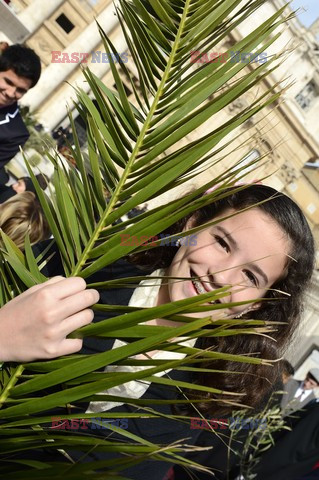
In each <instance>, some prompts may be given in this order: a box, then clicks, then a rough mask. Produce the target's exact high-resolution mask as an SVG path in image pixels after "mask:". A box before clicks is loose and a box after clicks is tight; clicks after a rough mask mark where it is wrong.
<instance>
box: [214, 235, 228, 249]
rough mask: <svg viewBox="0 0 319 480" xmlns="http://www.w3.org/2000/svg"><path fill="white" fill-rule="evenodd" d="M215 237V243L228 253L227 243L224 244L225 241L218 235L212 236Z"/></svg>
mask: <svg viewBox="0 0 319 480" xmlns="http://www.w3.org/2000/svg"><path fill="white" fill-rule="evenodd" d="M214 237H215V240H216V242H217V243H219V245H220V246H221V247H222V248H223V249H224V250H225V251H226V252H227V253H229V252H230V248H229V245H228V243H227V242H225V240H224V239H223V237H220V236H219V235H214Z"/></svg>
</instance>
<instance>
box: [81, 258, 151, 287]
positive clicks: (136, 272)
mask: <svg viewBox="0 0 319 480" xmlns="http://www.w3.org/2000/svg"><path fill="white" fill-rule="evenodd" d="M150 273H152V270H144V269H141V268H140V267H138V266H137V265H134V264H133V263H131V262H129V261H128V260H127V259H126V258H120V259H119V260H117V261H116V262H114V263H111V264H110V265H106V266H105V267H103V268H102V269H101V270H99V271H98V272H96V273H94V274H93V275H92V277H90V278H89V279H88V280H89V281H90V282H92V281H94V282H99V281H100V282H101V281H103V280H106V279H107V278H112V279H116V278H127V277H140V276H143V275H149V274H150Z"/></svg>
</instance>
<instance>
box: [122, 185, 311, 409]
mask: <svg viewBox="0 0 319 480" xmlns="http://www.w3.org/2000/svg"><path fill="white" fill-rule="evenodd" d="M260 202H262V203H260ZM256 204H258V206H257V207H256ZM247 207H256V208H258V209H260V210H261V211H262V212H263V213H265V214H266V215H268V216H269V217H271V218H272V219H273V220H275V221H276V222H277V224H278V225H279V227H280V228H281V229H282V230H283V231H284V232H285V234H286V235H287V238H288V239H289V241H290V245H291V250H290V252H289V257H287V265H286V268H285V275H284V277H282V278H280V279H279V280H278V281H277V282H276V283H275V284H274V285H272V288H271V289H269V291H268V293H267V295H266V296H267V297H268V300H267V301H264V302H263V303H262V304H261V306H260V308H259V309H258V310H254V311H253V312H248V313H247V314H246V315H244V316H243V318H246V319H249V318H254V319H259V320H264V321H266V322H280V324H278V325H276V330H275V331H272V332H271V337H272V338H269V337H265V336H261V335H258V334H255V335H250V336H249V337H247V335H233V336H232V335H230V336H228V337H221V338H219V339H218V340H216V338H214V339H212V338H209V337H207V338H203V339H201V340H200V344H201V348H211V349H214V351H217V352H223V353H228V354H236V355H246V356H247V355H250V356H254V357H259V358H261V359H265V360H277V359H279V358H280V357H281V356H282V355H283V353H284V351H285V349H286V348H287V346H288V345H289V343H290V341H291V338H292V336H293V335H294V333H295V332H296V330H297V328H298V325H299V322H300V318H301V314H302V310H303V296H304V293H305V291H306V288H307V286H308V284H309V282H310V279H311V275H312V271H313V268H314V262H315V246H314V240H313V236H312V233H311V230H310V228H309V225H308V223H307V220H306V218H305V216H304V214H303V213H302V211H301V209H300V208H299V207H298V206H297V205H296V203H294V202H293V201H292V200H291V199H290V198H289V197H287V196H286V195H284V194H283V193H280V192H277V191H276V190H274V189H273V188H271V187H268V186H265V185H259V184H253V185H249V186H247V187H246V188H244V189H242V190H238V189H236V188H230V189H229V196H227V197H225V198H221V199H220V200H216V201H214V202H213V203H211V204H209V205H207V206H204V207H202V208H200V209H199V210H197V211H195V212H194V213H193V214H192V215H189V216H188V217H186V218H183V219H182V220H180V221H179V222H177V223H175V224H174V225H172V226H171V227H169V228H168V229H167V230H165V232H163V233H166V234H170V235H174V234H177V233H180V232H181V231H182V230H183V228H184V227H185V226H186V223H187V221H188V220H189V219H190V218H191V217H192V226H193V227H196V226H199V225H204V224H205V223H207V222H209V221H210V220H212V219H214V218H216V217H218V216H219V215H221V214H223V213H224V212H225V211H226V210H229V209H233V210H235V211H239V210H242V209H245V208H247ZM176 252H177V247H174V246H172V247H171V248H167V247H163V246H162V247H161V246H160V247H158V248H154V249H150V250H146V251H144V252H140V253H137V254H134V255H131V257H130V258H129V261H131V262H133V263H135V264H138V265H140V266H148V267H150V266H153V268H154V270H155V269H156V268H159V267H162V268H167V267H168V266H169V265H170V264H171V262H172V260H173V258H174V256H175V254H176ZM279 292H285V293H287V296H286V295H283V294H282V293H279ZM236 328H238V327H236ZM272 329H273V327H272ZM205 367H206V368H207V367H208V368H209V367H210V368H212V369H214V370H219V372H216V373H215V372H211V373H209V374H208V373H204V374H201V375H200V378H198V382H201V384H204V385H207V386H209V387H214V388H218V389H221V390H223V391H228V392H236V393H240V394H242V396H241V402H242V404H243V405H248V406H252V407H255V406H258V405H260V404H261V403H262V402H263V400H264V399H265V397H266V396H267V393H268V392H269V391H270V389H271V387H272V385H273V384H274V383H275V382H276V381H277V380H278V378H279V375H280V364H279V362H274V363H272V365H271V366H269V365H264V364H261V365H255V364H252V363H241V362H233V361H227V360H226V361H225V360H214V361H211V362H209V364H208V363H205ZM232 372H233V374H232ZM235 372H241V373H242V375H239V374H238V373H235ZM193 394H194V395H193V396H194V397H195V396H196V393H195V392H193ZM201 398H202V400H203V401H202V405H201V408H202V410H203V411H206V412H207V413H210V412H212V411H213V413H214V414H216V413H217V412H219V413H223V414H226V413H228V412H230V410H231V407H228V406H227V403H226V402H224V401H223V400H224V399H225V400H226V399H227V400H230V396H229V395H227V396H225V397H223V396H218V397H217V396H216V397H215V396H214V395H212V394H210V393H207V394H206V395H205V397H204V398H203V397H201ZM234 398H235V397H234ZM237 398H238V397H237ZM209 399H215V400H216V402H215V401H214V402H208V401H207V400H209Z"/></svg>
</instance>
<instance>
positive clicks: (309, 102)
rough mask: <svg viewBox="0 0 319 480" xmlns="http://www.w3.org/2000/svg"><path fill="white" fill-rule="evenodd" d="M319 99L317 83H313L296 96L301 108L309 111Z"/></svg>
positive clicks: (308, 84)
mask: <svg viewBox="0 0 319 480" xmlns="http://www.w3.org/2000/svg"><path fill="white" fill-rule="evenodd" d="M317 97H318V91H317V87H316V84H315V82H313V81H311V82H309V83H307V85H306V86H305V87H304V88H303V89H302V90H301V92H299V93H298V95H296V97H295V99H296V102H297V103H298V104H299V106H300V107H301V108H302V109H303V110H304V111H307V110H309V109H310V108H311V107H312V106H313V104H314V102H315V100H316V99H317Z"/></svg>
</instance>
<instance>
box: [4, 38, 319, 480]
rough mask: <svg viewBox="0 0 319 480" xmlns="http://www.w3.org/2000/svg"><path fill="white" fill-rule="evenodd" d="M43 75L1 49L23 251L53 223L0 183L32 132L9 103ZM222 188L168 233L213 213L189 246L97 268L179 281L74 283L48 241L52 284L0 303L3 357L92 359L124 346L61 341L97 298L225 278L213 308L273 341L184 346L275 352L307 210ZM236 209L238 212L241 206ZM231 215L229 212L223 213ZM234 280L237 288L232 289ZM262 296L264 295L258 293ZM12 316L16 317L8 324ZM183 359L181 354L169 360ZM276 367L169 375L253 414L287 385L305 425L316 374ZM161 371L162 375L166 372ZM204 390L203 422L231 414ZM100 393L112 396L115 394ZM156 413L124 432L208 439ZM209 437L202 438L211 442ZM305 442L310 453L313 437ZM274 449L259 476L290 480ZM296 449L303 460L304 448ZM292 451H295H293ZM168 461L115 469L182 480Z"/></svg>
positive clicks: (193, 287) (293, 288)
mask: <svg viewBox="0 0 319 480" xmlns="http://www.w3.org/2000/svg"><path fill="white" fill-rule="evenodd" d="M40 72H41V65H40V60H39V58H38V56H37V55H36V54H35V53H34V52H33V51H32V50H31V49H29V48H27V47H24V46H21V45H13V46H11V47H7V48H5V49H4V50H3V53H2V54H1V56H0V202H1V205H0V228H1V229H2V231H3V232H4V233H5V234H6V235H8V236H9V237H11V238H12V239H13V240H14V241H15V242H16V244H17V245H18V246H19V248H21V249H23V248H24V240H25V238H26V236H27V235H29V238H30V241H31V243H32V244H36V247H35V249H36V250H35V251H42V249H43V247H42V245H41V242H42V241H43V240H46V239H48V238H49V237H50V230H49V226H48V223H47V221H46V219H45V216H44V213H43V211H42V209H41V206H40V203H39V201H38V199H37V195H36V190H35V188H34V186H33V182H32V180H31V179H30V178H28V177H23V178H20V179H18V181H17V182H16V183H13V184H12V185H6V183H7V181H8V176H7V173H6V171H5V168H4V167H5V165H6V164H7V163H8V162H9V161H10V160H11V158H12V157H13V156H14V155H15V154H16V153H17V151H18V150H19V147H20V146H23V145H24V143H25V141H26V140H27V138H28V132H27V129H26V127H25V125H24V123H23V120H22V118H21V116H20V114H19V107H18V105H17V101H18V100H19V99H20V98H21V97H22V96H23V95H24V94H25V93H26V92H27V91H28V90H29V89H30V88H32V87H33V86H34V85H36V83H37V81H38V79H39V77H40ZM37 180H38V182H39V184H40V186H41V187H42V188H43V189H45V188H46V187H47V184H48V181H49V180H48V179H47V178H45V177H44V176H37ZM228 193H229V195H228V196H227V197H225V198H222V199H220V200H218V201H215V202H212V203H211V204H209V205H207V206H205V207H202V208H200V209H199V210H197V211H196V212H194V213H193V214H192V215H189V216H187V217H185V218H183V219H182V220H181V221H179V222H178V223H176V224H174V225H172V226H171V227H170V228H169V229H168V230H167V231H166V232H165V233H166V234H167V233H169V234H172V235H173V234H176V233H178V232H181V231H186V230H188V229H191V228H194V227H197V226H201V225H204V224H206V223H208V222H211V221H212V220H213V219H214V220H216V219H218V220H219V223H217V224H215V225H213V226H210V227H205V228H203V230H201V231H200V232H199V233H198V235H197V242H196V245H184V244H180V245H176V246H170V247H169V248H167V247H163V246H159V247H157V248H154V249H152V250H147V251H144V252H141V253H139V254H135V255H131V256H129V257H127V258H126V259H123V260H121V261H118V262H117V263H116V264H114V265H112V266H109V267H106V268H104V269H102V271H101V272H99V278H101V277H102V278H103V279H105V280H107V279H113V278H117V277H123V276H130V277H131V276H142V275H143V276H144V275H145V272H147V274H148V275H149V276H150V277H160V276H163V275H167V276H170V277H175V278H176V277H181V278H183V281H180V282H175V281H174V280H173V279H170V280H168V282H167V283H161V282H160V281H158V280H155V281H151V284H152V286H149V284H148V282H149V280H142V282H141V283H140V284H139V287H143V288H136V289H135V290H134V291H132V290H130V289H125V288H119V289H115V290H112V292H111V293H110V291H107V290H100V291H97V290H95V289H86V284H85V281H84V280H83V279H81V278H68V279H65V278H63V273H64V272H63V269H62V264H60V262H59V261H57V258H59V256H58V255H59V252H58V249H57V247H56V246H55V247H53V249H54V252H55V254H56V256H55V257H54V262H52V261H51V262H50V261H49V262H48V264H47V265H46V267H45V270H44V271H43V273H45V274H46V275H47V276H48V277H50V280H48V281H47V282H45V283H43V284H41V285H38V286H36V287H32V288H31V289H29V290H27V291H26V292H25V293H23V294H22V295H19V296H18V297H16V298H15V299H14V300H12V301H10V302H8V303H7V304H6V305H5V306H4V307H3V308H1V310H0V325H1V327H2V335H1V337H0V352H1V353H0V355H1V358H0V359H1V361H4V362H29V361H32V360H38V359H51V358H57V357H59V356H61V355H67V354H71V353H75V352H78V351H80V350H81V352H82V353H86V354H88V353H98V352H102V351H104V350H108V349H112V348H117V347H118V346H119V345H120V344H118V343H116V341H115V342H113V341H110V340H107V339H102V340H101V339H99V340H97V339H94V338H88V339H84V340H82V339H75V338H68V335H69V334H70V333H71V332H73V331H74V330H76V329H78V328H80V327H82V326H84V325H87V324H89V323H91V322H92V321H94V322H98V321H100V320H102V319H104V318H105V316H106V315H105V314H103V315H102V314H99V313H95V315H94V314H93V311H92V309H91V306H92V305H93V304H95V303H97V302H98V301H100V302H101V303H104V304H107V303H114V302H115V303H116V304H118V305H129V306H134V307H152V306H156V305H163V304H165V303H168V302H172V301H178V300H183V299H187V298H190V297H194V296H196V295H200V294H202V293H207V292H211V291H212V290H214V289H217V288H219V287H222V286H225V285H233V287H232V288H231V290H230V293H229V295H228V297H226V298H225V299H221V300H220V301H219V303H221V304H222V303H223V302H226V301H227V302H232V303H233V306H231V307H227V308H225V309H224V315H225V316H226V317H228V318H243V319H246V320H249V319H259V320H265V321H269V322H276V329H275V331H274V332H272V334H271V337H272V338H270V337H269V336H267V335H265V336H261V335H250V336H249V337H247V336H245V335H230V336H225V337H222V338H218V337H216V338H217V339H218V340H216V338H215V337H207V338H200V339H197V340H196V341H195V340H194V341H192V343H191V346H199V347H200V348H205V349H213V350H214V351H216V352H224V353H228V354H230V355H232V354H241V355H258V356H259V358H262V359H266V360H267V359H268V360H274V359H280V358H281V357H282V355H283V354H284V352H285V350H286V348H287V347H288V345H289V343H290V341H291V339H292V338H293V336H294V335H295V332H296V331H297V327H298V325H299V322H300V318H301V315H302V309H303V299H304V294H305V291H306V288H307V286H308V284H309V281H310V278H311V274H312V271H313V268H314V258H315V247H314V241H313V236H312V233H311V230H310V228H309V226H308V224H307V221H306V219H305V216H304V214H303V213H302V211H301V210H300V208H299V207H298V206H297V205H296V204H295V203H294V202H293V201H292V200H291V199H289V198H288V197H287V196H286V195H284V194H282V193H278V192H277V191H276V190H274V189H272V188H270V187H267V186H265V185H255V184H254V185H250V186H247V187H246V188H245V189H243V190H239V191H238V190H236V189H229V191H228ZM256 204H258V206H257V207H256ZM247 208H248V210H247ZM241 210H245V211H243V212H240V211H241ZM233 213H237V215H235V216H230V214H233ZM132 215H134V212H133V214H132ZM223 217H226V218H223ZM92 280H93V281H94V278H93V279H92V278H91V279H90V281H92ZM151 280H152V278H151ZM236 285H237V286H240V288H236V287H235V286H236ZM284 294H286V295H284ZM111 297H112V298H111ZM261 298H262V299H263V300H260V299H261ZM99 299H100V300H99ZM207 305H209V304H207ZM48 312H50V315H49V316H48ZM208 314H210V315H211V316H212V320H214V316H215V315H216V310H212V311H211V312H201V313H197V314H193V315H192V316H194V317H204V316H205V317H206V316H207V315H208ZM12 318H15V319H16V321H15V322H11V321H10V320H11V319H12ZM152 324H156V325H159V326H160V325H169V326H171V327H172V328H174V327H176V323H174V322H173V321H172V322H170V323H168V322H167V320H162V319H161V318H158V319H156V320H154V321H152ZM212 328H214V326H213V324H212ZM48 332H50V334H48ZM148 355H149V356H154V357H156V359H161V358H165V354H164V355H163V352H161V351H157V352H148ZM178 355H179V356H178ZM182 357H183V355H182V354H177V356H176V358H182ZM283 365H284V364H283V363H281V362H276V363H274V364H273V365H272V367H269V366H267V365H264V364H260V365H255V364H251V363H244V362H242V363H240V362H236V361H231V360H228V361H225V360H223V361H219V360H214V361H213V362H212V363H211V365H207V364H206V368H210V367H211V368H212V369H214V371H215V373H212V372H210V373H209V374H208V373H205V372H204V371H203V373H201V374H196V375H197V376H196V375H195V374H191V373H190V372H186V371H184V372H182V371H180V370H176V371H175V370H172V371H171V372H170V374H169V378H170V379H178V380H180V381H184V382H188V383H198V382H200V383H201V384H202V385H205V386H207V387H214V388H218V389H220V390H222V391H224V392H237V393H239V394H241V401H242V404H243V405H246V406H250V407H251V408H252V409H257V410H258V409H259V408H261V406H262V405H263V404H264V402H265V400H267V398H268V397H269V395H270V394H271V393H272V388H270V387H271V386H274V385H278V381H279V382H281V381H283V383H284V390H286V394H285V395H284V396H283V398H282V409H283V414H284V415H285V414H286V412H288V410H287V409H288V408H290V409H291V410H289V411H292V410H293V411H294V412H295V411H296V410H299V409H300V408H301V407H304V406H305V405H306V404H307V405H308V407H309V404H310V407H311V408H310V409H309V410H307V412H306V414H305V415H304V416H303V417H302V419H301V420H300V422H304V423H305V424H307V428H308V432H309V428H310V427H309V425H310V424H311V422H312V425H313V424H314V425H315V424H316V422H313V421H312V420H313V419H314V416H315V415H316V416H317V417H316V418H318V407H319V406H318V404H317V403H316V401H315V397H314V395H313V389H314V388H315V387H318V386H319V370H318V369H313V370H310V371H309V372H308V374H307V377H306V379H305V380H304V381H303V382H302V383H297V382H296V381H295V380H294V379H292V378H289V379H288V381H286V380H287V379H286V377H283V378H281V375H282V373H283V370H284V369H285V370H286V371H287V375H288V376H291V371H292V370H291V368H290V367H289V365H288V366H287V364H286V367H285V368H283ZM133 371H134V370H133ZM162 375H163V376H164V377H165V376H167V374H166V373H165V372H163V373H162ZM287 375H286V376H287ZM209 392H210V390H209V389H208V391H207V393H206V392H205V393H203V394H202V396H201V403H200V404H199V406H198V408H200V410H201V411H202V412H203V413H204V414H205V415H206V416H208V417H210V416H213V417H216V416H218V415H223V416H225V415H226V416H227V415H231V414H232V410H231V407H230V406H229V402H228V400H229V396H226V395H224V396H223V395H220V396H219V397H215V396H214V394H212V393H209ZM104 393H108V394H112V391H107V392H104ZM121 393H122V395H123V396H125V395H131V396H133V397H134V398H143V399H150V401H151V400H152V399H153V400H154V399H155V400H156V399H159V398H162V395H163V389H159V388H158V386H157V385H155V384H152V383H145V382H144V383H143V385H142V382H138V381H136V382H134V384H133V385H131V387H130V391H128V389H126V388H125V386H123V389H122V391H121ZM194 395H195V394H194ZM164 397H165V398H167V400H172V399H174V398H176V399H177V398H178V391H177V390H176V391H175V390H173V389H167V392H165V394H164ZM212 400H214V401H213V402H212ZM292 404H293V406H292ZM86 408H87V410H86V411H89V412H101V411H103V412H105V411H109V412H112V413H116V412H123V411H126V412H130V413H132V412H134V411H135V409H134V407H133V406H132V405H131V404H125V403H124V404H123V405H120V406H114V405H113V404H112V403H110V402H107V401H102V402H92V403H90V404H89V405H87V406H86ZM161 408H162V410H161ZM159 410H160V412H161V414H162V415H161V417H160V419H153V420H151V419H144V420H138V421H134V419H133V420H132V421H130V432H131V433H132V434H138V435H141V436H144V438H145V439H150V438H152V440H153V441H154V442H158V443H162V444H163V443H164V444H165V443H167V444H172V443H173V442H175V441H178V440H179V439H181V438H186V437H187V438H189V437H190V439H189V440H188V443H193V444H195V445H196V444H197V445H203V444H204V445H207V442H208V443H209V442H211V443H212V436H210V437H208V436H207V434H206V433H202V432H199V431H198V430H193V431H190V430H189V425H186V426H185V424H180V425H179V426H178V427H176V424H174V426H173V427H172V425H171V422H170V420H169V419H168V418H166V414H169V412H170V406H169V405H166V406H165V407H159ZM188 414H189V415H190V416H191V415H192V414H193V412H192V411H191V410H190V411H188ZM311 419H312V420H311ZM158 420H159V421H158ZM300 424H301V423H298V422H297V424H296V425H294V426H293V429H292V432H293V433H294V432H295V435H296V436H297V437H298V435H299V433H298V432H299V428H301V427H300ZM317 424H318V422H317ZM92 434H94V435H97V434H99V435H102V436H103V435H107V434H108V433H105V430H99V431H97V430H94V432H92ZM286 435H287V434H286ZM208 438H210V440H207V439H208ZM312 440H313V437H311V441H312ZM309 441H310V440H309ZM214 442H215V443H216V442H217V444H215V445H214V446H215V448H216V451H217V452H220V450H219V449H220V448H222V445H221V444H220V443H218V440H216V439H215V440H214ZM281 443H283V444H284V446H285V447H284V448H286V447H287V448H286V450H287V449H289V448H290V447H289V445H291V446H292V447H291V449H292V450H293V448H294V447H295V446H296V442H295V443H294V439H292V440H291V437H289V439H288V440H287V438H286V437H285V439H284V440H282V437H280V438H279V439H278V442H276V445H275V447H274V448H280V445H281ZM287 445H288V446H287ZM313 446H314V448H315V447H316V448H317V447H318V442H317V443H314V445H313ZM311 448H312V447H311ZM279 451H280V450H279ZM272 452H273V453H271V449H270V450H269V452H268V453H267V454H266V455H265V456H264V457H262V460H261V462H260V466H259V467H258V468H259V472H257V473H258V475H259V477H257V478H258V479H259V478H260V479H262V480H275V479H278V480H279V478H280V479H281V478H282V479H283V478H285V479H286V478H287V479H289V478H290V477H289V476H285V474H284V473H283V476H282V477H278V476H277V477H276V476H274V475H275V474H274V473H273V469H270V467H269V466H270V465H271V463H272V461H273V460H272V459H273V458H280V462H281V463H280V465H279V466H277V471H279V470H280V469H282V472H285V468H286V471H289V468H288V466H289V465H288V464H289V462H290V464H291V458H292V457H287V459H286V464H285V463H284V462H285V460H284V456H283V455H281V454H277V451H275V452H274V451H272ZM297 453H298V455H299V457H298V458H300V452H299V451H298V452H297ZM295 454H296V452H295V450H293V453H292V455H295ZM308 454H309V451H308ZM70 455H71V456H72V458H73V459H74V460H78V459H80V458H81V457H82V455H83V452H81V451H79V452H72V454H70ZM267 455H268V456H267ZM271 455H273V456H271ZM224 456H225V451H223V452H222V453H219V454H218V455H207V454H206V457H205V458H204V459H203V462H204V463H205V462H206V464H207V465H208V466H210V467H213V468H221V467H222V465H221V461H222V459H223V458H224ZM269 457H270V459H269ZM111 458H113V456H112V455H111V454H109V453H107V452H104V453H101V452H100V453H92V454H87V456H86V461H88V460H92V461H95V460H97V459H101V460H108V459H111ZM225 458H226V457H225ZM197 459H200V455H199V454H198V456H196V455H195V458H194V460H197ZM314 460H315V456H314V455H312V456H311V455H308V458H307V461H305V462H303V464H302V467H300V469H299V471H298V475H300V478H301V476H302V475H303V474H304V473H307V472H308V471H307V470H306V469H307V468H308V467H309V471H310V470H311V468H310V467H311V465H313V466H314V465H315V463H316V462H315V461H314ZM317 460H319V456H318V458H317ZM61 461H65V459H61ZM311 462H313V463H311ZM299 463H301V462H299ZM170 468H171V465H167V464H165V463H163V462H157V461H153V462H147V461H145V462H142V463H141V464H139V465H136V466H134V467H131V468H129V469H128V470H127V471H125V472H123V474H124V475H127V476H129V477H130V478H133V479H136V480H143V479H144V478H145V479H149V478H152V479H153V480H163V479H164V477H165V475H166V478H170V479H173V478H174V479H175V480H184V479H186V474H185V472H182V471H181V470H180V469H179V468H171V470H169V469H170ZM287 469H288V470H287ZM168 470H169V471H168ZM223 475H224V476H222V475H221V476H220V477H218V476H217V477H216V478H221V479H223V478H226V475H225V472H223ZM272 475H273V476H272ZM277 475H278V474H277ZM289 475H290V473H289ZM197 476H198V478H202V479H204V478H206V477H205V475H204V474H202V476H201V474H200V473H197ZM291 478H294V477H291ZM296 478H298V477H296ZM309 478H310V477H309Z"/></svg>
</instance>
